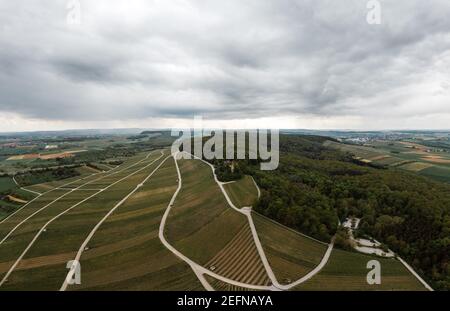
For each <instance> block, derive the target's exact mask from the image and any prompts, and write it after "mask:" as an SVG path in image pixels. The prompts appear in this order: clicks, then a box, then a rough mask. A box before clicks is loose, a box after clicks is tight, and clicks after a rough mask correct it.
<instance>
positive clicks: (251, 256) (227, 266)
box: [205, 224, 270, 285]
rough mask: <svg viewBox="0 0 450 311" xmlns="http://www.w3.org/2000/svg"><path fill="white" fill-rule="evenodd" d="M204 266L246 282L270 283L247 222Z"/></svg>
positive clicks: (230, 277) (222, 274)
mask: <svg viewBox="0 0 450 311" xmlns="http://www.w3.org/2000/svg"><path fill="white" fill-rule="evenodd" d="M205 267H206V268H208V269H210V270H211V271H213V272H214V273H217V274H219V275H221V276H224V277H227V278H229V279H232V280H236V281H239V282H242V283H246V284H253V285H269V283H270V280H269V278H268V276H267V273H266V270H265V268H264V265H263V264H262V262H261V258H260V257H259V254H258V251H257V249H256V246H255V243H254V241H253V236H252V233H251V231H250V226H249V225H247V224H245V225H244V226H243V227H242V229H241V230H240V231H239V233H238V234H237V235H236V236H235V237H234V238H233V239H232V240H231V241H230V243H228V245H226V246H225V247H224V248H223V249H222V250H221V251H220V252H219V253H218V254H217V255H216V256H214V258H212V259H211V260H210V261H209V262H208V263H207V264H206V265H205Z"/></svg>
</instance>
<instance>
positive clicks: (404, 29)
mask: <svg viewBox="0 0 450 311" xmlns="http://www.w3.org/2000/svg"><path fill="white" fill-rule="evenodd" d="M69 2H71V1H65V0H58V1H55V0H48V1H47V0H33V1H30V0H14V1H11V0H0V131H20V130H48V129H68V128H119V127H145V128H151V127H180V126H184V125H186V124H188V120H191V119H192V118H193V116H194V115H198V116H203V118H205V119H206V120H209V123H207V125H208V126H227V127H258V126H259V127H278V128H314V129H405V128H409V129H413V128H417V129H448V128H450V126H449V124H450V122H449V120H450V17H449V16H450V1H449V0H429V1H424V0H385V1H379V2H380V3H381V24H380V25H370V24H368V23H367V14H368V12H369V9H368V8H367V2H368V1H366V0H342V1H336V0H296V1H294V0H292V1H287V0H270V1H269V0H246V1H240V0H236V1H235V0H226V1H224V0H197V1H189V0H153V1H152V0H124V1H122V0H95V1H92V0H84V1H83V0H80V1H79V2H80V4H81V20H80V24H71V23H68V20H69V21H74V19H73V17H75V18H76V10H75V11H74V10H73V9H71V10H68V9H67V4H68V3H69ZM72 13H75V15H73V14H72ZM68 14H69V15H68ZM75 21H77V20H76V19H75Z"/></svg>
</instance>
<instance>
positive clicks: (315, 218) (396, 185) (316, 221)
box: [246, 136, 450, 289]
mask: <svg viewBox="0 0 450 311" xmlns="http://www.w3.org/2000/svg"><path fill="white" fill-rule="evenodd" d="M321 139H323V138H315V137H301V136H289V137H282V138H281V142H280V150H281V157H280V166H279V169H278V170H276V171H268V172H264V171H260V170H258V169H257V167H251V166H250V167H247V168H246V170H247V172H248V171H250V172H251V173H252V174H253V175H254V177H255V179H256V180H257V182H258V184H259V186H260V187H261V188H262V189H263V192H262V197H261V200H260V201H259V203H258V204H257V206H256V210H257V211H258V212H260V213H262V214H264V215H266V216H268V217H271V218H273V219H275V220H277V221H279V222H281V223H283V224H285V225H287V226H290V227H292V228H295V229H297V230H299V231H302V232H304V233H306V234H309V235H312V236H314V237H316V238H318V239H321V240H324V241H329V239H330V238H331V236H333V235H334V234H336V232H337V228H338V225H337V224H338V220H343V219H344V218H346V217H348V216H357V217H360V218H362V223H361V230H360V231H361V232H360V233H361V234H367V235H369V236H372V237H374V238H376V239H377V240H379V241H381V242H382V243H384V244H385V247H389V248H391V249H393V250H394V251H395V252H397V253H398V254H399V255H400V256H402V257H404V258H405V259H407V260H408V261H409V262H411V263H412V265H413V266H414V268H415V269H417V270H418V271H419V272H420V273H423V274H424V275H426V276H427V278H428V280H429V281H431V283H432V284H433V285H434V286H435V287H436V288H440V289H450V265H449V263H448V261H449V256H450V213H449V211H450V186H449V185H447V184H444V183H439V182H435V181H432V180H430V179H427V178H425V177H421V176H418V175H416V174H413V173H408V172H404V171H400V170H397V169H377V168H373V167H368V166H364V165H359V164H358V163H355V162H354V160H353V159H352V156H351V155H349V154H345V153H342V152H340V151H336V150H333V149H329V148H326V147H324V146H323V144H322V142H321ZM337 240H338V244H339V245H341V246H342V247H343V248H348V244H347V243H346V242H344V241H345V235H344V233H342V232H338V235H337Z"/></svg>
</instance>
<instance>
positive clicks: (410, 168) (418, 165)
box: [399, 162, 433, 172]
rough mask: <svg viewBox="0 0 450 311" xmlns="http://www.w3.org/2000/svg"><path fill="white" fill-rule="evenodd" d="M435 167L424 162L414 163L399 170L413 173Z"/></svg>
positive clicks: (402, 166)
mask: <svg viewBox="0 0 450 311" xmlns="http://www.w3.org/2000/svg"><path fill="white" fill-rule="evenodd" d="M429 167H433V164H429V163H422V162H413V163H408V164H405V165H401V166H399V168H401V169H404V170H407V171H411V172H420V171H422V170H424V169H426V168H429Z"/></svg>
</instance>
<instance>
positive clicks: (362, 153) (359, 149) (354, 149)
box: [323, 141, 385, 159]
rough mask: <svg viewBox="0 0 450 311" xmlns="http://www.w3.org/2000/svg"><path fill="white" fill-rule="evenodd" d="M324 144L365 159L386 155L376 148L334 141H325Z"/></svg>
mask: <svg viewBox="0 0 450 311" xmlns="http://www.w3.org/2000/svg"><path fill="white" fill-rule="evenodd" d="M323 144H324V146H326V147H331V148H336V149H339V150H341V151H344V152H350V153H353V154H355V155H356V156H358V157H361V158H363V159H371V158H377V157H380V156H384V155H385V154H384V153H383V152H379V151H377V150H375V149H374V148H367V147H363V146H355V145H347V144H340V143H337V142H334V141H325V142H324V143H323Z"/></svg>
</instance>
